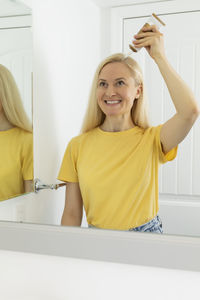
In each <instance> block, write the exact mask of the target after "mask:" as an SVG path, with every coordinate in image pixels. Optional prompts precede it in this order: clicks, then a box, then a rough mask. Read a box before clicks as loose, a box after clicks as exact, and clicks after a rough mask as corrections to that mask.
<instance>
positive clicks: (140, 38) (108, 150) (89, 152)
mask: <svg viewBox="0 0 200 300" xmlns="http://www.w3.org/2000/svg"><path fill="white" fill-rule="evenodd" d="M134 37H135V41H134V42H133V44H134V46H138V47H145V49H146V50H147V52H148V54H149V55H150V56H151V58H152V59H153V60H154V61H155V63H156V64H157V66H158V68H159V70H160V73H161V75H162V77H163V78H164V80H165V83H166V85H167V88H168V90H169V93H170V95H171V99H172V101H173V103H174V106H175V108H176V114H175V115H174V116H172V118H171V119H169V120H167V121H166V122H165V123H164V124H160V125H158V126H155V127H151V126H150V125H149V122H148V115H147V104H146V102H145V94H144V92H145V91H144V85H143V77H142V72H141V69H140V67H139V66H138V64H137V63H136V62H135V61H134V60H133V59H132V58H130V57H125V55H123V54H115V55H112V56H110V57H108V58H107V59H105V60H104V61H103V62H102V63H101V64H100V65H99V67H98V69H97V71H96V74H95V76H94V81H93V85H92V90H91V95H90V99H89V105H88V109H87V112H86V116H85V119H84V123H83V127H82V131H81V134H80V135H78V136H76V137H74V138H72V140H71V141H70V142H69V144H68V146H67V149H66V152H65V155H64V158H63V162H62V165H61V169H60V173H59V176H58V179H60V180H61V181H65V182H67V185H66V203H65V208H64V212H63V216H62V221H61V224H62V225H70V226H80V225H81V221H82V211H83V210H82V209H83V205H84V208H85V212H86V216H87V222H88V225H89V227H96V228H104V229H116V230H134V231H143V232H156V233H162V232H163V229H162V222H161V220H160V218H159V216H158V210H159V203H158V168H159V165H160V164H163V163H166V162H167V161H171V160H173V159H174V158H175V157H176V154H177V147H178V144H179V143H180V142H181V141H182V140H183V139H184V138H185V137H186V135H187V134H188V132H189V131H190V129H191V127H192V126H193V124H194V122H195V120H196V119H197V117H198V115H199V108H198V105H197V102H196V100H195V98H194V95H193V93H192V91H191V90H190V89H189V88H188V87H187V86H186V84H185V83H184V81H183V80H182V79H181V78H180V76H179V75H178V74H177V73H176V72H175V70H174V69H173V68H172V66H171V65H170V63H169V61H168V60H167V57H166V55H165V51H164V42H163V35H162V34H161V33H160V32H159V31H158V29H157V27H156V26H149V27H148V28H146V27H144V28H143V31H142V33H140V34H137V35H135V36H134ZM158 101H159V99H158Z"/></svg>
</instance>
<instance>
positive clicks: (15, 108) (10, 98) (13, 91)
mask: <svg viewBox="0 0 200 300" xmlns="http://www.w3.org/2000/svg"><path fill="white" fill-rule="evenodd" d="M0 102H1V105H2V107H3V111H4V114H5V116H6V118H7V120H8V121H9V122H10V123H11V124H12V125H14V126H17V127H19V128H22V129H24V130H26V131H29V132H32V131H33V130H32V125H31V122H30V120H29V118H28V116H27V114H26V112H25V110H24V107H23V103H22V99H21V96H20V92H19V89H18V87H17V84H16V82H15V79H14V77H13V75H12V73H11V72H10V71H9V70H8V69H7V68H6V67H5V66H3V65H1V64H0Z"/></svg>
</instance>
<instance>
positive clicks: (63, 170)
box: [57, 138, 78, 182]
mask: <svg viewBox="0 0 200 300" xmlns="http://www.w3.org/2000/svg"><path fill="white" fill-rule="evenodd" d="M77 154H78V149H77V144H76V143H75V139H74V138H73V139H72V140H71V141H70V142H69V144H68V146H67V148H66V150H65V154H64V157H63V160H62V164H61V167H60V171H59V174H58V177H57V179H58V180H61V181H68V182H78V174H77V167H76V166H77V157H78V155H77Z"/></svg>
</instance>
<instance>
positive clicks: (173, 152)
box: [155, 124, 178, 164]
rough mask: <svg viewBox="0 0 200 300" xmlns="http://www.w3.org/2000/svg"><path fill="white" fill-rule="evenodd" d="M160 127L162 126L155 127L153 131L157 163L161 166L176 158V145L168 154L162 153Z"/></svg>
mask: <svg viewBox="0 0 200 300" xmlns="http://www.w3.org/2000/svg"><path fill="white" fill-rule="evenodd" d="M162 126H163V124H161V125H159V126H157V127H155V130H156V132H155V142H156V147H157V149H158V152H159V162H160V163H161V164H164V163H166V162H168V161H171V160H174V159H175V158H176V155H177V150H178V145H177V146H176V147H174V148H173V149H171V150H170V151H169V152H168V153H166V154H164V153H163V151H162V145H161V141H160V131H161V128H162Z"/></svg>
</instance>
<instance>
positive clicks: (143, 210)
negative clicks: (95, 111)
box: [58, 125, 177, 230]
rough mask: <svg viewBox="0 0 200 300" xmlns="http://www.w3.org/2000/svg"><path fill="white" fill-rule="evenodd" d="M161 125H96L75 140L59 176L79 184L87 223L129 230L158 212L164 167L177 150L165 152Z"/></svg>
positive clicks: (70, 145) (66, 154)
mask: <svg viewBox="0 0 200 300" xmlns="http://www.w3.org/2000/svg"><path fill="white" fill-rule="evenodd" d="M161 127H162V125H159V126H156V127H150V128H148V129H146V130H145V129H142V128H140V127H138V126H136V127H134V128H131V129H129V130H125V131H120V132H106V131H103V130H101V129H100V128H99V127H96V128H95V129H93V130H90V131H89V132H86V133H84V134H81V135H79V136H76V137H74V138H72V139H71V141H70V142H69V144H68V146H67V149H66V151H65V155H64V158H63V162H62V165H61V168H60V172H59V175H58V179H59V180H61V181H68V182H79V185H80V190H81V195H82V198H83V204H84V208H85V212H86V216H87V222H88V224H90V225H93V226H95V227H99V228H104V229H117V230H128V229H130V228H133V227H137V226H140V225H142V224H144V223H147V222H148V221H150V220H151V219H153V218H154V217H155V216H156V215H157V213H158V210H159V203H158V194H159V193H158V171H159V165H160V164H163V163H165V162H167V161H169V160H173V159H174V158H175V157H176V154H177V147H175V148H174V149H172V150H171V151H170V152H168V153H167V154H166V155H164V153H163V152H162V148H161V143H160V129H161Z"/></svg>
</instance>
